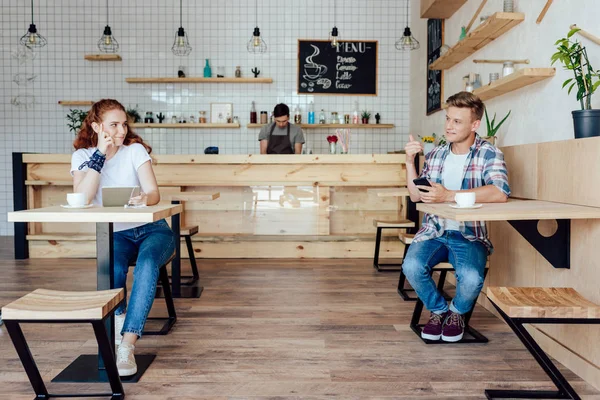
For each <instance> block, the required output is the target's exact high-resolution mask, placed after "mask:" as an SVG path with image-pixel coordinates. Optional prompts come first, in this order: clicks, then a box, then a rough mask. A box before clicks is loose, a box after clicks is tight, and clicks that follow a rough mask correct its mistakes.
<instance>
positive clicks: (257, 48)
mask: <svg viewBox="0 0 600 400" xmlns="http://www.w3.org/2000/svg"><path fill="white" fill-rule="evenodd" d="M254 18H255V22H256V27H255V28H254V32H252V37H251V38H250V40H249V41H248V44H247V45H246V49H247V50H248V53H264V52H266V51H267V44H266V43H265V41H264V40H262V38H261V37H260V29H258V5H257V1H256V0H255V1H254Z"/></svg>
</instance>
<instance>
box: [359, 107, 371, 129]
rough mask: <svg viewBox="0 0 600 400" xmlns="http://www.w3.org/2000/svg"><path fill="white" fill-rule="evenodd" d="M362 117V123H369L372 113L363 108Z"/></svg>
mask: <svg viewBox="0 0 600 400" xmlns="http://www.w3.org/2000/svg"><path fill="white" fill-rule="evenodd" d="M360 116H361V118H362V123H363V124H365V125H366V124H368V123H369V118H371V113H370V112H368V111H367V110H363V112H362V113H361V115H360Z"/></svg>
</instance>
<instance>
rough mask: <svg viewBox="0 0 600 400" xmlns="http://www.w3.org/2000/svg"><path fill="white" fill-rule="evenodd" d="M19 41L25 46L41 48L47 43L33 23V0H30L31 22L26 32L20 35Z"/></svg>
mask: <svg viewBox="0 0 600 400" xmlns="http://www.w3.org/2000/svg"><path fill="white" fill-rule="evenodd" d="M19 42H20V43H21V44H22V45H23V46H26V47H29V48H30V49H31V48H41V47H44V46H45V45H46V43H48V42H47V41H46V38H44V37H43V36H42V35H40V34H39V33H37V28H36V27H35V24H34V23H33V0H31V24H30V25H29V29H28V30H27V33H26V34H24V35H23V36H21V39H20V40H19Z"/></svg>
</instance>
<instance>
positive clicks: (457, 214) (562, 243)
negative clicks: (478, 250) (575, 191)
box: [417, 199, 600, 268]
mask: <svg viewBox="0 0 600 400" xmlns="http://www.w3.org/2000/svg"><path fill="white" fill-rule="evenodd" d="M450 205H451V204H450V203H436V204H432V203H427V204H426V203H418V204H417V210H419V211H422V212H424V213H428V214H433V215H437V216H438V217H441V218H446V219H452V220H455V221H461V222H465V221H507V222H508V223H510V224H511V225H512V226H513V227H514V228H515V229H516V230H517V231H518V232H519V233H520V234H521V235H522V236H523V237H524V238H525V239H526V240H527V241H528V242H529V243H530V244H531V245H532V246H533V247H535V248H536V249H537V251H539V252H540V254H542V256H544V258H546V259H547V260H548V261H549V262H550V263H551V264H552V266H553V267H555V268H570V264H571V260H570V244H571V220H572V219H592V218H600V207H586V206H580V205H575V204H565V203H554V202H550V201H541V200H514V199H510V200H509V201H508V202H506V203H483V205H482V206H481V207H480V208H471V209H458V208H452V207H450ZM541 220H556V221H557V226H556V230H555V232H553V233H550V234H549V236H548V235H542V234H541V233H540V232H539V231H538V222H539V221H541Z"/></svg>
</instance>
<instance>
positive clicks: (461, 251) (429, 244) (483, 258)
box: [402, 231, 488, 314]
mask: <svg viewBox="0 0 600 400" xmlns="http://www.w3.org/2000/svg"><path fill="white" fill-rule="evenodd" d="M487 255H488V253H487V249H486V247H485V246H484V245H483V243H481V242H472V241H470V240H468V239H465V238H464V237H463V235H462V234H461V233H460V232H458V231H446V232H444V234H443V235H442V236H441V237H439V238H435V239H429V240H425V241H423V242H413V243H412V244H411V245H410V247H409V248H408V253H407V254H406V259H405V260H404V263H403V264H402V270H403V271H404V275H406V278H407V279H408V281H409V282H410V284H411V286H412V287H413V288H414V289H415V292H416V293H417V295H418V296H419V299H421V301H422V302H423V304H424V305H425V307H426V308H427V309H428V310H429V311H431V312H434V313H436V314H442V313H445V312H446V311H448V304H447V302H446V300H445V299H444V297H443V296H442V294H441V293H440V292H439V291H438V290H437V286H436V284H435V282H434V280H433V278H432V277H431V269H432V268H433V267H435V266H436V265H437V264H439V263H441V262H446V261H448V262H450V264H452V266H453V267H454V270H455V272H456V282H457V284H456V296H455V297H454V299H453V300H452V303H451V304H450V307H449V308H450V310H452V311H453V312H455V313H458V314H466V313H468V312H469V311H471V309H472V308H473V306H474V305H475V301H476V300H477V296H479V292H480V291H481V288H482V287H483V279H484V277H483V274H484V271H485V264H486V262H487Z"/></svg>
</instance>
